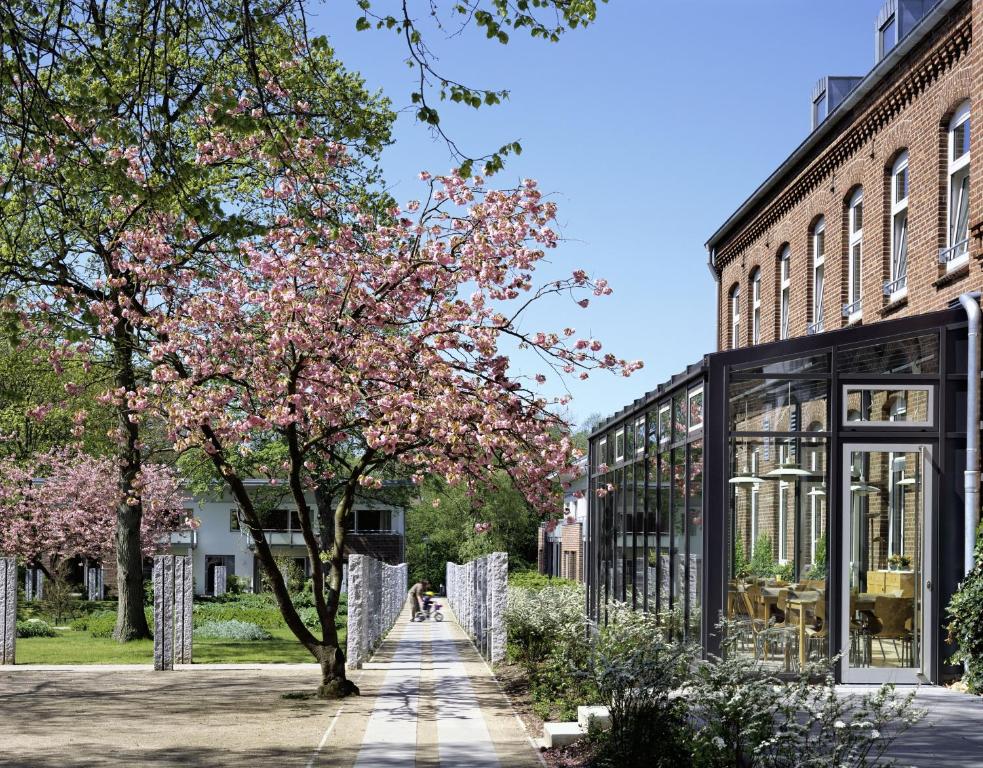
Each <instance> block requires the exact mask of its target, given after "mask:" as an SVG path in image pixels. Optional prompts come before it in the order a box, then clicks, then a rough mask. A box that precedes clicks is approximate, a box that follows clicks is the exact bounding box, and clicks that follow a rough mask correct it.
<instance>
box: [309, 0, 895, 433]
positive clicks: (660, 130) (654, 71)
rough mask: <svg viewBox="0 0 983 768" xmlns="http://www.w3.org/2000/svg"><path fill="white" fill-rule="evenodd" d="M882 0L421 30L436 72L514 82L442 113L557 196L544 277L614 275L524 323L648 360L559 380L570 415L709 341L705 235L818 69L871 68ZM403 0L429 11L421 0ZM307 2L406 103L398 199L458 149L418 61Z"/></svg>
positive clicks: (752, 2) (650, 2)
mask: <svg viewBox="0 0 983 768" xmlns="http://www.w3.org/2000/svg"><path fill="white" fill-rule="evenodd" d="M390 2H391V0H377V5H378V6H379V7H380V8H382V7H384V6H387V5H389V4H390ZM882 3H883V0H822V2H819V1H818V0H686V1H685V2H670V1H668V0H612V2H610V3H609V4H607V5H604V6H602V7H601V8H600V11H599V14H598V21H597V24H596V25H594V26H592V27H590V28H588V29H586V30H577V31H575V32H572V33H570V34H568V35H566V36H565V37H564V38H563V39H562V40H561V42H559V43H558V44H546V43H543V42H541V41H538V40H536V41H533V40H529V39H527V38H525V37H524V36H523V35H521V34H515V35H513V36H512V41H511V42H510V44H509V45H508V46H501V45H499V44H497V43H492V42H490V41H486V40H484V39H483V36H481V35H477V34H470V33H466V34H463V35H459V36H454V37H447V36H441V35H439V34H438V35H437V36H432V37H431V38H430V43H431V47H432V49H433V50H434V52H435V53H436V54H437V55H438V56H439V58H440V62H439V65H440V67H441V68H442V69H444V70H445V71H446V72H447V73H448V75H449V76H452V77H454V78H455V79H458V80H460V81H463V82H466V83H467V84H469V85H473V86H484V87H489V88H507V89H509V90H510V91H511V96H510V99H509V101H508V102H506V103H505V104H504V105H502V106H497V107H493V108H482V109H481V110H477V111H475V110H472V109H470V108H466V107H460V106H458V105H448V106H446V107H445V108H444V110H443V112H442V115H441V119H442V124H443V125H444V126H445V128H446V129H447V130H448V132H449V133H450V134H451V135H452V137H453V138H454V139H455V140H457V141H458V142H459V143H460V144H461V145H462V146H463V147H464V148H465V149H466V150H467V151H469V152H472V153H474V154H484V153H486V152H488V151H490V150H493V149H495V148H497V147H499V146H501V145H502V144H504V143H506V142H508V141H512V140H516V139H518V140H520V141H521V142H522V145H523V154H522V155H521V157H519V158H515V159H511V160H510V161H509V162H508V164H507V166H506V169H505V171H503V172H502V173H501V174H499V175H498V176H497V177H495V178H494V182H493V183H495V184H497V185H501V186H509V185H511V184H513V183H515V182H516V181H517V180H518V179H520V178H523V177H533V178H536V179H538V180H539V182H540V185H541V187H542V188H543V190H544V191H547V192H549V193H551V194H552V195H553V199H555V200H556V201H557V203H558V205H559V206H560V215H559V220H560V224H561V234H562V236H563V237H564V238H565V242H564V243H563V244H562V245H561V247H560V248H559V249H558V251H557V252H555V253H553V254H551V256H550V259H551V262H552V264H551V265H550V266H549V267H547V268H546V275H545V276H549V274H551V271H553V272H555V273H556V274H569V271H570V270H571V269H573V268H574V267H582V268H584V269H586V270H587V271H588V272H590V273H591V274H595V275H597V276H601V277H605V278H607V279H608V280H609V281H610V283H611V285H612V287H613V288H614V294H613V295H612V296H610V297H608V298H606V299H601V300H596V301H592V303H591V306H590V308H589V309H587V310H581V309H579V308H577V307H574V306H573V305H572V304H567V303H566V302H562V303H559V304H557V303H554V304H552V305H549V306H543V307H542V308H541V309H540V310H538V311H537V314H536V315H534V316H531V317H530V318H529V319H528V327H529V328H530V329H535V330H547V329H549V330H554V329H560V328H562V327H563V326H565V325H571V326H574V327H575V328H577V330H578V335H581V334H585V333H589V334H591V335H593V336H596V337H597V338H599V339H601V340H602V341H603V342H604V343H605V348H606V349H608V350H610V351H612V352H614V353H616V354H618V355H619V356H624V357H628V358H632V359H634V358H641V359H642V360H644V361H645V368H644V369H643V370H642V371H639V372H638V373H636V374H635V375H633V376H632V377H631V378H628V379H625V378H621V377H618V378H616V377H613V376H609V375H605V376H601V375H599V374H598V375H595V376H592V377H591V378H590V379H589V380H588V381H587V382H583V383H581V382H571V384H570V391H571V393H572V394H573V395H574V401H573V403H572V404H571V406H570V407H571V413H572V415H573V416H574V417H575V419H582V418H584V417H586V416H588V415H589V414H591V413H594V412H599V413H601V414H602V415H605V416H607V415H609V414H611V413H612V412H614V411H615V410H617V409H619V408H620V407H621V406H623V405H625V404H627V403H630V402H631V401H632V400H634V399H635V398H636V397H638V396H640V395H641V394H643V393H644V392H646V391H648V390H650V389H652V388H653V387H655V386H656V385H658V384H659V383H660V382H662V381H664V380H665V379H667V378H669V376H671V375H672V374H673V373H675V372H677V371H679V370H682V369H683V368H684V367H685V366H686V365H687V364H688V363H691V362H694V361H696V360H698V359H699V358H700V357H701V356H702V355H703V354H704V353H705V352H708V351H713V349H714V344H715V289H714V284H713V280H712V278H711V275H710V272H709V271H708V269H707V266H706V252H705V250H704V248H703V243H704V242H705V241H706V239H707V238H708V237H709V235H710V234H711V233H712V232H713V231H714V230H715V229H716V228H717V227H718V226H719V225H720V224H721V223H723V221H724V220H725V219H726V218H727V216H729V215H730V214H731V213H732V212H733V211H734V210H735V209H736V208H737V207H738V206H739V205H740V203H741V202H743V201H744V199H745V198H747V196H748V195H749V194H750V193H751V192H752V191H753V190H754V189H755V188H756V187H757V186H758V184H760V183H761V182H762V181H763V180H764V179H765V177H766V176H767V175H768V174H769V173H770V172H771V171H772V170H774V168H775V167H776V166H777V165H778V164H779V163H781V161H782V160H784V159H785V157H787V156H788V154H789V153H790V152H791V151H792V150H793V149H794V148H795V147H796V146H798V144H799V143H800V142H801V141H802V140H803V139H804V138H805V136H806V135H807V133H808V131H809V127H810V126H809V106H810V105H809V98H810V94H811V90H812V87H813V85H814V84H815V82H816V80H818V79H819V78H820V77H822V76H823V75H863V74H866V73H867V72H868V71H869V70H870V68H871V67H872V65H873V50H874V21H875V18H876V15H877V11H878V9H879V8H880V6H881V5H882ZM415 4H416V5H417V10H418V12H419V14H420V15H421V16H425V15H426V13H427V8H428V6H429V3H426V2H423V0H416V3H415ZM440 4H442V5H444V6H445V7H446V6H448V5H449V4H450V3H449V1H447V2H442V3H440ZM311 10H312V14H313V16H312V20H311V27H312V30H313V31H314V32H315V33H320V34H327V35H328V37H329V39H330V40H331V42H332V44H333V45H334V47H335V49H336V51H337V53H338V55H339V57H340V58H341V60H342V61H344V62H345V63H346V65H347V66H348V67H349V68H351V69H355V70H358V71H360V72H361V73H362V74H363V75H364V76H365V78H366V80H367V82H368V85H369V86H370V87H372V88H379V89H381V90H382V91H384V92H385V93H386V95H388V96H389V97H390V98H391V100H392V101H393V105H394V107H396V108H397V109H403V110H404V111H403V113H402V114H401V117H400V119H399V121H398V122H397V126H396V132H395V138H396V143H395V144H394V146H392V147H390V148H389V149H387V151H386V153H385V155H384V157H383V167H384V170H385V175H386V178H387V182H388V184H389V185H390V187H391V189H392V192H393V194H394V196H395V197H396V198H397V199H398V200H406V199H411V198H414V197H417V196H418V194H419V186H418V182H417V173H418V172H419V171H420V170H423V169H427V170H430V171H434V172H442V171H445V170H447V169H449V168H450V167H452V165H453V163H452V160H451V158H450V156H449V153H448V151H447V148H446V146H445V145H444V144H443V143H442V142H441V141H440V140H435V139H434V138H433V137H432V136H431V135H430V133H429V132H428V130H427V129H426V128H425V127H424V126H423V125H421V124H419V123H417V122H416V121H415V119H414V118H413V113H412V111H411V110H409V109H408V104H409V93H410V91H411V90H412V87H413V77H414V71H412V70H410V69H409V68H408V67H407V66H406V65H405V64H404V63H403V62H404V59H405V49H404V48H403V47H402V45H401V41H400V40H399V39H398V38H397V37H396V36H395V35H393V34H392V33H391V32H385V31H374V30H371V31H366V32H356V31H355V30H354V20H355V18H356V17H357V15H358V14H357V13H356V11H355V2H354V0H325V2H324V4H323V5H321V6H320V7H318V6H314V5H312V8H311Z"/></svg>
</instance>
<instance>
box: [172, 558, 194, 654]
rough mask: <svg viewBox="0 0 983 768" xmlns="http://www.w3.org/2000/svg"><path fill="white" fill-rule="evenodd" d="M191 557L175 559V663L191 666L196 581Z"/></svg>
mask: <svg viewBox="0 0 983 768" xmlns="http://www.w3.org/2000/svg"><path fill="white" fill-rule="evenodd" d="M191 563H192V561H191V555H187V556H185V557H175V558H174V661H175V662H176V663H178V664H190V663H191V652H192V641H193V637H194V600H195V580H194V574H193V572H192V565H191Z"/></svg>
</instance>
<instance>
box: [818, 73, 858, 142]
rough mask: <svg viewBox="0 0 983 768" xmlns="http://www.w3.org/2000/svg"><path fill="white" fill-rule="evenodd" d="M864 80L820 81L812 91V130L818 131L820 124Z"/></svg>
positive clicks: (834, 78) (839, 78) (843, 78)
mask: <svg viewBox="0 0 983 768" xmlns="http://www.w3.org/2000/svg"><path fill="white" fill-rule="evenodd" d="M861 80H863V78H862V77H833V76H832V75H830V76H828V77H823V78H820V79H819V82H818V83H816V85H815V87H814V88H813V89H812V130H816V128H817V127H819V124H820V123H821V122H822V121H823V120H825V119H826V117H827V116H828V115H829V114H830V113H831V112H832V111H833V110H834V109H836V108H837V107H838V106H839V105H840V102H841V101H843V99H845V98H846V97H847V94H849V93H850V91H852V90H853V89H854V88H856V87H857V84H858V83H859V82H860V81H861Z"/></svg>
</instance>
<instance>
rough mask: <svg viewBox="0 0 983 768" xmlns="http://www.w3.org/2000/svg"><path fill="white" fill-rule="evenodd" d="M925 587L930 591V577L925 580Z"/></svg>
mask: <svg viewBox="0 0 983 768" xmlns="http://www.w3.org/2000/svg"><path fill="white" fill-rule="evenodd" d="M925 589H927V590H928V591H929V592H931V591H932V580H931V579H929V580H928V581H926V582H925Z"/></svg>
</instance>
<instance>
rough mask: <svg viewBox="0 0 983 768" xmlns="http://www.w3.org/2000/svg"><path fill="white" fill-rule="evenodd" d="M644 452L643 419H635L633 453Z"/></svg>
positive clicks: (640, 417) (642, 417)
mask: <svg viewBox="0 0 983 768" xmlns="http://www.w3.org/2000/svg"><path fill="white" fill-rule="evenodd" d="M644 452H645V417H644V416H639V417H638V418H637V419H635V453H644Z"/></svg>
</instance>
